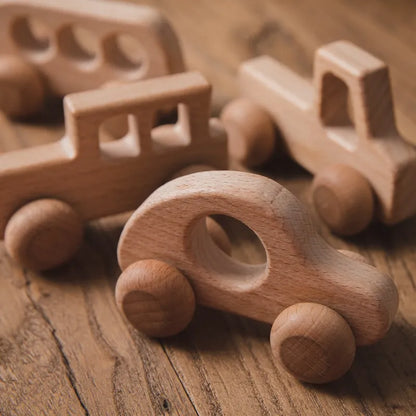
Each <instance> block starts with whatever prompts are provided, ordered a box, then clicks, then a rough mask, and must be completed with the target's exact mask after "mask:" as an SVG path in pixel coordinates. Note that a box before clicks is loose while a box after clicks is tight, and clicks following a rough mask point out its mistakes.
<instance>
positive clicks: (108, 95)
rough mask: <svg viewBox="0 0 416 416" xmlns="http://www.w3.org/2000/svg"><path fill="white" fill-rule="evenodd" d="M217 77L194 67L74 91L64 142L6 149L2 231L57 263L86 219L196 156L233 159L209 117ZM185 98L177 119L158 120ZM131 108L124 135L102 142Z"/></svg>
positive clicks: (12, 247)
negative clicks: (105, 130) (110, 125)
mask: <svg viewBox="0 0 416 416" xmlns="http://www.w3.org/2000/svg"><path fill="white" fill-rule="evenodd" d="M210 100H211V86H210V85H209V84H208V82H207V81H206V80H205V79H204V78H203V77H202V75H200V74H199V73H196V72H189V73H182V74H176V75H170V76H166V77H160V78H157V79H152V80H146V81H140V82H137V83H131V84H128V85H121V86H118V87H114V88H113V89H111V90H106V89H98V90H92V91H86V92H82V93H76V94H72V95H68V96H66V97H65V99H64V112H65V125H66V134H65V136H64V137H63V138H62V139H61V140H60V141H59V142H55V143H51V144H47V145H42V146H38V147H33V148H26V149H23V150H17V151H13V152H8V153H3V154H0V193H1V198H0V234H1V236H2V237H3V236H4V238H5V245H6V249H7V251H8V253H9V254H10V255H11V256H12V257H13V258H15V259H16V260H18V261H19V262H20V263H22V264H23V265H25V266H26V267H29V268H32V269H36V270H43V269H48V268H51V267H54V266H56V265H59V264H61V263H63V262H64V261H66V260H67V259H69V258H70V257H71V256H72V254H73V253H74V252H75V251H76V250H77V248H78V246H79V244H80V241H81V236H82V222H83V221H88V220H90V219H93V218H98V217H103V216H106V215H111V214H116V213H120V212H125V211H128V210H132V209H134V208H136V207H137V206H138V204H140V203H141V202H142V201H143V200H144V199H145V198H146V197H147V196H148V195H149V194H150V193H151V192H152V191H153V190H154V189H156V188H157V187H158V186H159V185H161V184H162V183H163V182H164V181H166V180H168V179H169V178H170V177H171V176H172V175H173V174H174V173H176V172H178V171H179V170H180V169H182V168H184V167H187V166H188V167H189V165H192V164H204V165H210V166H213V167H215V168H217V169H225V168H226V167H227V147H226V136H225V133H224V130H223V128H222V126H221V123H220V122H219V120H215V119H212V120H210V119H209V117H210ZM165 106H171V107H173V106H178V122H177V124H176V125H163V126H159V127H156V128H153V129H152V127H153V120H154V117H155V114H156V113H157V111H158V110H159V109H160V108H164V107H165ZM118 115H128V120H129V132H128V134H127V135H126V136H125V137H123V138H122V139H119V140H116V141H112V142H107V143H101V144H100V143H99V128H100V125H101V124H102V123H104V122H105V121H106V119H107V118H109V117H113V116H118Z"/></svg>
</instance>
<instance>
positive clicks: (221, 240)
mask: <svg viewBox="0 0 416 416" xmlns="http://www.w3.org/2000/svg"><path fill="white" fill-rule="evenodd" d="M211 170H215V168H214V167H212V166H209V165H203V164H200V165H190V166H187V167H185V168H183V169H181V170H179V171H178V172H176V173H175V175H173V177H172V179H176V178H180V177H181V176H186V175H190V174H192V173H197V172H207V171H211ZM206 225H207V230H208V233H209V235H210V236H211V238H212V239H213V240H214V242H215V244H217V246H218V247H219V248H220V249H221V250H222V251H224V252H225V253H227V254H228V255H231V251H232V249H231V246H232V245H231V241H230V239H229V237H228V235H227V233H226V232H225V231H224V229H223V228H222V227H221V225H220V224H218V222H217V221H215V220H214V219H213V218H211V217H207V220H206Z"/></svg>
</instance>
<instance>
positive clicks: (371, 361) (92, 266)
mask: <svg viewBox="0 0 416 416" xmlns="http://www.w3.org/2000/svg"><path fill="white" fill-rule="evenodd" d="M137 1H138V0H137ZM140 3H142V4H143V3H146V4H150V5H154V6H157V7H159V8H160V9H161V10H162V11H163V12H164V13H165V14H166V16H167V17H168V18H169V19H170V20H171V21H172V23H173V26H174V27H175V29H176V30H177V32H178V34H179V36H180V37H181V39H182V43H183V46H184V49H185V57H186V60H187V63H188V66H189V67H190V68H192V69H199V70H201V71H202V72H203V73H204V74H205V75H207V77H208V78H209V79H210V80H211V81H212V82H213V84H214V88H215V89H214V109H215V111H216V112H218V111H219V109H220V107H221V106H222V105H223V104H224V103H225V102H226V101H228V100H229V99H230V98H232V97H233V96H234V95H236V94H237V85H236V82H235V81H236V79H235V74H236V70H237V67H238V64H239V63H240V61H242V60H245V59H247V58H250V57H252V56H255V55H259V54H263V53H266V54H270V55H271V56H273V57H275V58H277V59H279V60H281V61H282V62H283V63H284V64H286V65H288V66H290V67H291V68H293V69H294V70H296V71H297V72H299V73H300V74H301V75H306V76H308V75H310V74H311V70H312V57H313V52H314V50H315V48H316V47H317V46H319V45H321V44H323V43H325V42H329V41H332V40H337V39H348V40H351V41H353V42H355V43H357V44H358V45H359V46H362V47H364V48H366V49H367V50H368V51H369V52H371V53H374V54H376V55H378V56H379V57H380V58H381V59H383V60H385V61H386V62H387V63H388V64H389V65H390V66H391V74H392V79H393V94H394V98H395V100H396V104H397V109H396V110H397V114H398V118H399V127H400V128H401V130H402V132H403V134H404V135H405V136H406V137H408V138H409V139H410V140H413V141H415V142H416V139H415V137H416V135H415V134H414V133H415V132H416V117H415V109H416V78H415V77H414V74H415V70H416V66H415V65H416V59H415V57H416V56H415V55H416V27H415V25H414V19H415V12H416V9H415V5H414V2H413V0H397V1H395V2H383V3H380V2H379V1H378V0H368V1H366V2H362V1H358V0H351V1H347V0H323V1H322V2H320V4H319V7H318V6H317V4H316V2H313V1H311V0H299V1H297V2H290V1H284V0H279V1H274V0H261V1H254V0H242V1H239V2H236V1H233V0H222V1H212V0H200V1H198V2H190V1H187V0H177V1H175V2H172V1H169V0H144V1H140ZM52 108H55V107H52ZM47 115H48V112H46V116H45V117H44V118H42V119H41V121H40V122H33V121H30V122H26V123H18V124H15V128H10V126H8V124H5V122H4V120H0V150H2V151H6V150H11V149H13V148H18V147H20V146H22V145H24V146H26V145H34V144H37V143H38V144H39V143H45V142H47V141H51V140H54V139H57V138H59V137H60V135H61V133H62V125H61V121H62V120H61V119H60V117H59V111H55V115H53V116H52V117H48V116H47ZM43 123H44V124H45V127H43ZM412 135H413V138H412ZM262 172H263V173H265V174H267V175H269V176H271V177H274V178H275V179H277V180H278V181H279V182H281V183H282V184H283V185H285V186H287V187H289V189H290V190H292V191H293V192H294V193H295V194H296V195H297V196H299V197H300V198H301V200H302V201H304V202H305V203H307V202H308V198H309V193H308V190H309V183H310V176H309V175H308V174H306V173H305V172H304V171H303V170H301V169H300V168H298V167H296V166H295V165H294V164H293V163H290V162H287V161H281V160H274V161H273V162H272V163H270V164H269V165H268V166H267V167H266V168H265V169H264V170H263V171H262ZM122 222H123V218H116V219H111V220H100V221H98V222H96V223H94V224H93V225H92V226H91V227H90V228H89V231H88V232H87V238H86V243H85V244H84V247H83V250H82V252H81V253H80V255H79V256H78V257H77V258H76V259H75V260H74V262H73V263H71V264H70V265H69V266H67V267H65V268H61V269H59V270H56V271H54V272H53V273H49V274H45V275H37V274H32V273H29V274H24V273H23V272H22V271H21V270H20V269H19V268H18V267H17V266H12V265H11V264H10V262H9V260H8V259H7V258H6V257H5V254H4V249H3V245H1V251H0V300H1V301H2V313H1V314H0V377H1V379H0V413H1V414H4V415H9V414H10V415H13V414H18V415H29V414H74V415H80V414H81V415H82V414H91V415H93V414H122V415H124V414H134V415H137V414H140V415H141V414H144V415H147V414H181V415H188V414H195V413H199V414H201V415H221V414H223V415H235V414H245V415H250V414H253V415H257V414H264V415H266V414H270V415H274V414H279V415H280V414H281V415H292V414H294V415H303V414H319V415H321V414H322V415H336V414H342V415H360V414H361V415H413V414H415V413H416V382H415V380H416V330H415V328H416V303H415V301H414V300H415V296H416V260H415V259H416V249H415V247H416V220H414V219H412V220H409V221H407V222H405V223H403V224H401V225H399V226H397V227H394V228H386V227H381V226H377V225H375V226H372V227H370V229H369V230H368V231H366V232H365V233H364V234H363V235H361V236H359V237H357V238H354V239H351V240H341V239H338V238H335V237H333V236H331V235H330V234H329V233H328V232H327V230H326V229H325V228H324V227H323V226H321V225H320V224H319V223H318V226H319V227H320V231H321V232H322V234H323V235H324V237H325V238H326V239H327V240H328V241H330V242H331V243H332V244H334V245H335V246H336V247H337V248H349V249H353V250H358V251H360V252H361V253H362V254H363V255H365V256H367V257H369V258H371V259H372V260H373V262H374V263H375V264H376V266H377V267H379V268H380V269H381V270H383V271H385V272H388V273H390V274H391V275H392V276H393V278H394V280H395V282H396V284H397V285H398V287H399V294H400V309H399V315H398V317H397V318H396V320H395V324H394V325H393V328H392V330H391V331H390V333H389V334H388V336H387V337H386V338H385V340H383V341H381V342H380V343H379V344H377V345H375V346H372V347H367V348H361V349H360V350H359V351H358V354H357V358H356V361H355V363H354V365H353V369H352V371H351V372H350V373H348V374H347V376H346V377H344V378H343V379H342V380H340V381H338V382H336V383H333V384H331V385H329V386H323V387H316V386H308V385H302V384H299V383H297V382H296V381H294V380H293V379H291V378H289V377H287V376H286V375H285V374H283V373H281V372H280V371H279V370H278V369H277V368H276V366H275V365H274V363H273V361H272V360H271V355H270V349H269V340H268V337H269V331H270V327H269V326H268V325H263V324H259V323H257V322H254V321H250V320H247V319H243V318H239V317H235V316H232V315H228V314H223V313H220V312H215V311H212V310H208V309H201V308H200V309H198V312H197V315H196V317H195V319H194V321H193V323H192V324H191V326H190V327H189V328H188V329H187V330H186V331H185V332H184V333H183V334H180V335H178V336H177V337H173V338H172V339H168V340H164V341H163V342H162V343H160V342H158V341H156V340H150V339H147V338H145V337H142V336H140V335H139V334H137V333H136V332H135V331H133V330H131V328H130V327H128V326H127V325H126V324H125V323H124V321H123V320H122V319H121V318H120V316H119V314H118V312H117V311H116V309H115V306H114V300H113V288H114V284H115V279H116V278H117V276H118V273H119V270H118V267H117V265H116V261H115V244H116V240H117V238H118V234H119V231H120V227H121V225H122ZM230 227H231V230H234V235H233V239H234V241H235V244H236V245H235V246H236V250H235V252H236V254H237V255H238V256H239V257H240V258H243V259H246V260H250V261H255V260H259V259H261V258H262V256H261V251H260V250H259V249H258V248H253V241H252V240H250V238H249V236H247V235H246V234H244V233H243V232H242V231H241V230H239V229H238V228H237V227H236V226H235V225H231V226H229V228H230Z"/></svg>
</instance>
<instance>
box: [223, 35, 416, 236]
mask: <svg viewBox="0 0 416 416" xmlns="http://www.w3.org/2000/svg"><path fill="white" fill-rule="evenodd" d="M239 84H240V87H241V92H242V96H243V98H240V99H238V100H236V101H234V102H231V103H230V104H229V105H228V106H227V107H226V108H225V109H224V112H223V114H222V120H223V122H224V124H225V127H226V129H227V133H228V135H229V141H230V154H231V156H233V155H234V157H236V158H238V159H239V160H240V161H242V162H243V163H245V164H247V165H251V166H253V165H255V164H257V163H261V162H263V161H265V159H266V158H267V157H268V156H269V155H270V153H271V152H272V149H273V145H274V132H273V129H274V123H275V124H276V125H277V127H278V130H279V131H280V132H281V135H282V137H283V140H284V146H285V147H286V148H287V150H288V152H289V154H290V155H291V156H292V157H293V158H294V159H295V160H296V161H297V162H298V163H300V164H301V165H302V166H303V167H305V168H306V169H307V170H309V171H310V172H312V173H314V174H315V175H316V176H315V179H314V183H313V189H312V192H313V201H314V204H315V207H316V209H317V211H318V213H319V214H320V216H321V217H322V219H323V220H324V221H325V222H326V223H327V225H328V226H329V227H330V228H331V229H332V230H333V231H335V232H337V233H339V234H344V235H349V234H355V233H358V232H360V231H361V230H363V229H364V228H365V227H366V226H367V225H368V224H369V222H370V221H371V219H372V218H373V217H374V215H376V216H377V217H378V218H379V220H381V221H382V222H384V223H385V224H395V223H398V222H400V221H402V220H404V219H406V218H408V217H410V216H412V215H413V214H415V213H416V193H415V192H414V191H413V188H414V186H413V184H414V181H415V180H416V150H415V148H414V147H413V146H412V145H411V144H409V143H407V142H406V141H405V140H404V139H402V138H401V137H400V135H399V133H398V132H397V129H396V126H395V119H394V114H393V102H392V95H391V89H390V81H389V74H388V68H387V67H386V65H385V64H384V63H383V62H382V61H380V60H379V59H377V58H375V57H373V56H371V55H369V54H368V53H366V52H365V51H363V50H361V49H360V48H358V47H356V46H354V45H353V44H351V43H348V42H343V41H340V42H335V43H331V44H329V45H326V46H324V47H322V48H320V49H318V51H317V52H316V55H315V68H314V84H313V85H312V84H311V83H310V82H308V81H306V80H304V79H303V78H301V77H299V76H298V75H296V74H295V73H293V72H292V71H291V70H289V69H288V68H287V67H285V66H283V65H282V64H280V63H279V62H277V61H275V60H274V59H272V58H270V57H266V56H263V57H259V58H255V59H252V60H249V61H247V62H245V63H244V64H243V65H242V66H241V67H240V71H239Z"/></svg>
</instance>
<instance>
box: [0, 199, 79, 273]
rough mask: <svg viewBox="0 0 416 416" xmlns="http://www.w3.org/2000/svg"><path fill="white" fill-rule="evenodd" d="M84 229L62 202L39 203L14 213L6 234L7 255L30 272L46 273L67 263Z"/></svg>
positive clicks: (35, 202) (43, 201) (68, 207)
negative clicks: (45, 271)
mask: <svg viewBox="0 0 416 416" xmlns="http://www.w3.org/2000/svg"><path fill="white" fill-rule="evenodd" d="M82 235H83V226H82V222H81V219H80V218H79V216H78V214H77V213H76V212H75V211H74V210H73V209H72V208H71V207H70V206H69V205H68V204H66V203H65V202H62V201H58V200H55V199H39V200H36V201H33V202H30V203H28V204H26V205H24V206H23V207H22V208H20V209H19V210H18V211H16V212H15V213H14V214H13V215H12V217H11V218H10V220H9V222H8V223H7V226H6V230H5V237H4V240H5V246H6V250H7V252H8V253H9V255H10V256H11V257H12V258H13V259H15V260H16V261H17V262H19V263H20V264H22V265H23V266H25V267H27V268H29V269H32V270H39V271H40V270H47V269H51V268H53V267H56V266H59V265H61V264H63V263H65V262H66V261H68V260H69V259H70V258H71V257H72V256H73V255H74V254H75V252H76V251H77V250H78V248H79V246H80V244H81V241H82Z"/></svg>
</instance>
